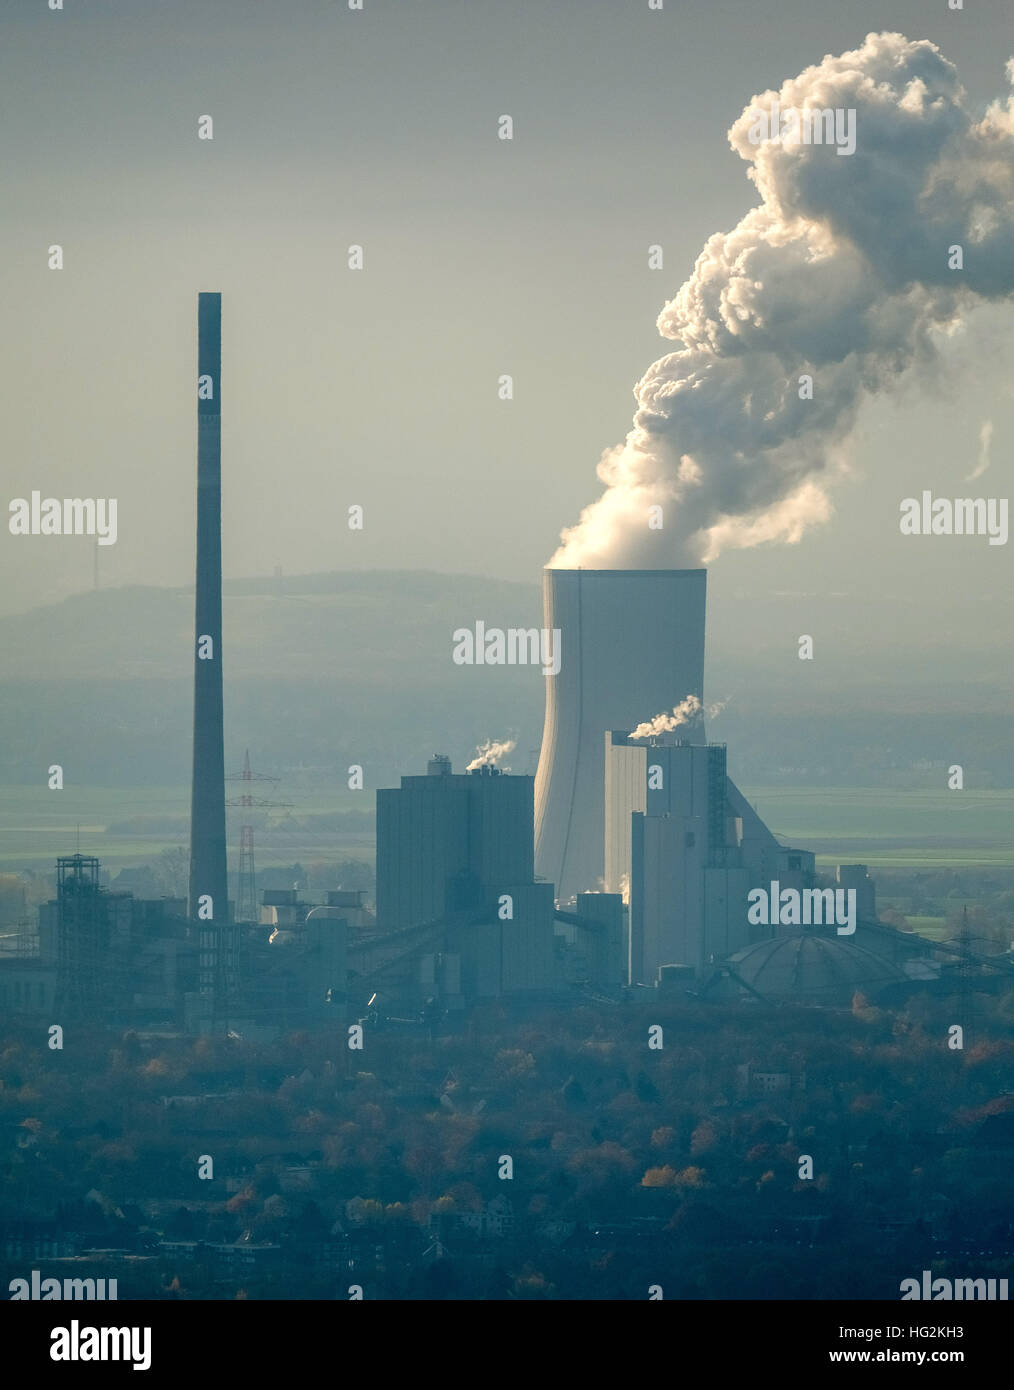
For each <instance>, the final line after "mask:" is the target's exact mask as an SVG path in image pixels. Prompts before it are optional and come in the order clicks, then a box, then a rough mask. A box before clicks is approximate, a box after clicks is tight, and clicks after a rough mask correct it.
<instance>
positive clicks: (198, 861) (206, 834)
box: [189, 294, 229, 992]
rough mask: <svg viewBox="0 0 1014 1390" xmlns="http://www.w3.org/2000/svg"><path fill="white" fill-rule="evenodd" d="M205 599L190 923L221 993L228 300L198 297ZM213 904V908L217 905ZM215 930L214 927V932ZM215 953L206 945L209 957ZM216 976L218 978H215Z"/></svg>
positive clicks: (199, 646)
mask: <svg viewBox="0 0 1014 1390" xmlns="http://www.w3.org/2000/svg"><path fill="white" fill-rule="evenodd" d="M197 372H198V381H197V594H196V601H195V610H194V616H195V632H194V636H195V639H196V640H195V650H194V772H193V782H192V800H191V805H190V906H189V910H190V917H191V919H192V920H195V921H196V920H200V921H201V922H202V923H204V926H205V931H204V932H203V933H202V937H203V939H204V943H205V944H206V945H213V948H214V954H215V957H216V959H215V960H214V961H212V960H204V959H202V970H201V975H202V989H203V990H204V991H205V992H207V991H208V990H209V988H211V987H212V983H213V981H214V985H213V987H214V990H215V992H217V989H218V983H217V977H218V974H219V961H218V959H217V956H218V945H219V943H220V941H221V929H222V928H223V927H224V926H225V925H226V923H227V922H228V915H229V895H228V881H227V878H226V867H225V747H224V740H223V732H222V449H221V439H222V434H221V425H222V417H221V410H222V389H221V373H222V296H221V295H220V294H200V295H198V297H197ZM209 899H210V905H209V901H208V900H209ZM212 923H213V924H214V926H213V927H212ZM206 954H207V953H206V952H205V951H204V949H203V946H202V957H204V956H205V955H206ZM209 971H213V972H214V974H213V977H212V978H209Z"/></svg>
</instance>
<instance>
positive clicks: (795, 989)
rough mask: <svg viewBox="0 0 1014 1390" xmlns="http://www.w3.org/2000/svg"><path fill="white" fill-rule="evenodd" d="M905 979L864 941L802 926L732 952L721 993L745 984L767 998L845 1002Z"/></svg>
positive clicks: (830, 1002)
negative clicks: (857, 993) (863, 943)
mask: <svg viewBox="0 0 1014 1390" xmlns="http://www.w3.org/2000/svg"><path fill="white" fill-rule="evenodd" d="M726 972H727V973H726ZM905 978H906V977H905V974H904V972H903V971H901V970H899V969H898V968H897V966H895V965H892V964H891V962H890V961H889V960H885V958H884V957H883V956H881V955H878V954H877V952H875V951H871V950H869V948H868V947H866V946H859V945H857V944H856V943H855V942H853V941H843V940H842V939H841V938H840V937H837V936H823V935H820V934H819V933H817V932H813V931H803V932H796V933H793V934H792V935H788V936H781V935H780V936H774V937H771V938H770V939H769V940H767V941H758V942H756V943H755V944H754V945H752V946H747V947H746V948H745V950H742V951H737V952H736V954H735V955H734V956H730V957H729V959H728V961H726V963H725V971H724V972H723V979H722V982H721V985H722V988H721V989H720V993H722V994H725V995H727V996H728V995H729V994H732V995H736V994H738V993H741V992H742V991H743V990H744V989H745V990H746V991H747V992H748V993H752V994H754V995H761V996H762V997H763V998H765V999H772V1000H775V999H780V1000H785V1001H792V1002H795V1003H800V1004H803V1003H805V1004H830V1005H837V1006H843V1005H847V1004H849V1003H850V1002H851V999H852V996H853V995H854V994H855V993H856V991H857V990H860V991H862V992H863V993H867V994H870V995H874V994H876V993H877V992H878V991H879V990H881V989H883V988H884V987H885V986H886V985H890V984H894V983H896V982H897V981H899V980H904V979H905Z"/></svg>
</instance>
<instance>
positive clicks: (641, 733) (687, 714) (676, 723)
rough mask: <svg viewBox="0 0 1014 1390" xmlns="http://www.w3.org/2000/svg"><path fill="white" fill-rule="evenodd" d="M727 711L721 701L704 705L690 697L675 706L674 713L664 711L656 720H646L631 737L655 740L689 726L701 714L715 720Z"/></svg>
mask: <svg viewBox="0 0 1014 1390" xmlns="http://www.w3.org/2000/svg"><path fill="white" fill-rule="evenodd" d="M723 709H725V701H724V700H721V701H719V702H718V703H717V704H714V705H707V706H705V705H702V704H701V702H700V700H699V699H698V698H697V696H696V695H688V696H687V697H686V699H685V700H681V701H680V702H679V704H678V705H674V706H673V709H672V711H671V712H670V711H669V710H664V711H663V712H662V713H661V714H656V715H655V717H654V719H648V720H645V722H644V723H643V724H638V726H637V728H636V729H634V730H633V731H632V732H631V734H630V737H631V738H654V737H656V736H657V735H658V734H671V733H672V731H673V729H678V728H680V726H681V725H683V724H689V723H691V722H692V721H693V720H694V719H696V718H697V716H698V715H699V714H701V713H704V714H706V715H707V716H708V718H709V719H714V717H715V715H716V714H721V712H722V710H723Z"/></svg>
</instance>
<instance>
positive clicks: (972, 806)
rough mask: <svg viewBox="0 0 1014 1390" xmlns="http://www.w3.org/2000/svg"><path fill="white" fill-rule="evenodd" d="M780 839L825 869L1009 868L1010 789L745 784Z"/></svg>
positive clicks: (1013, 814)
mask: <svg viewBox="0 0 1014 1390" xmlns="http://www.w3.org/2000/svg"><path fill="white" fill-rule="evenodd" d="M743 795H744V796H745V797H746V798H747V799H748V800H749V802H750V803H751V805H753V806H755V807H756V809H757V811H758V812H759V813H760V815H761V816H762V817H763V818H764V820H765V821H766V822H767V824H768V825H769V826H770V827H771V829H772V830H773V831H774V832H775V833H776V834H777V835H778V836H779V837H780V838H781V839H782V840H783V841H785V842H786V843H789V844H792V845H795V846H798V847H799V848H800V849H809V850H813V852H814V853H815V854H816V856H817V864H818V866H819V867H820V868H821V869H827V868H829V867H831V866H833V865H834V864H838V863H853V862H855V863H863V864H869V865H870V867H871V869H872V868H876V867H881V868H897V869H904V868H925V869H945V868H955V869H957V868H1014V790H1004V791H960V792H957V791H955V792H952V791H947V790H946V789H944V790H939V791H887V790H884V789H883V788H880V787H869V788H862V787H830V788H825V787H821V788H819V789H816V790H807V791H801V790H799V789H798V788H795V787H791V788H787V787H744V788H743Z"/></svg>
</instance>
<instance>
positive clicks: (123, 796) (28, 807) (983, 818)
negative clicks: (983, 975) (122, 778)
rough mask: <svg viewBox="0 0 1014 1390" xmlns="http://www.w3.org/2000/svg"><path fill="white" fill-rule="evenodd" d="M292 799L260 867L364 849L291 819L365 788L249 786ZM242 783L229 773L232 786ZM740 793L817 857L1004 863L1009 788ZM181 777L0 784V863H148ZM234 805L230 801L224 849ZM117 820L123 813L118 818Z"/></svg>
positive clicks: (895, 863)
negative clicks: (125, 782)
mask: <svg viewBox="0 0 1014 1390" xmlns="http://www.w3.org/2000/svg"><path fill="white" fill-rule="evenodd" d="M254 790H255V791H260V792H263V794H264V795H265V796H266V797H267V798H269V799H277V800H284V801H291V802H292V803H293V805H292V808H291V810H285V809H277V810H271V811H256V812H255V813H254V815H253V817H252V821H253V824H254V826H255V841H256V851H257V863H258V867H268V866H269V865H271V864H291V863H293V862H295V861H297V860H298V861H299V862H301V863H304V864H306V863H311V862H315V861H322V860H328V859H333V858H335V857H341V858H347V857H352V858H357V859H366V860H372V859H373V855H374V843H373V834H372V832H371V831H370V829H369V828H365V829H363V830H356V831H350V830H346V829H342V828H339V829H337V830H335V829H328V828H326V827H322V828H316V827H314V826H313V825H312V824H311V825H309V826H308V825H306V824H305V823H304V824H302V825H300V824H297V823H296V822H297V820H298V819H299V818H306V817H308V816H314V815H327V814H330V813H334V812H341V811H350V810H357V811H361V810H368V809H369V808H370V807H371V806H372V797H371V795H370V793H369V792H364V793H362V794H361V795H360V796H357V794H356V793H354V792H349V791H347V790H346V789H345V788H344V787H340V788H337V789H336V790H335V791H334V792H333V793H328V792H326V791H320V790H313V791H304V790H302V789H298V790H290V789H288V788H286V787H285V786H284V784H283V786H281V787H279V788H278V789H275V788H274V787H273V786H272V785H271V784H263V785H262V786H258V787H255V788H254ZM239 791H240V788H239V787H238V786H237V785H236V784H235V783H230V784H229V789H228V793H229V795H230V796H233V795H237V794H238V793H239ZM744 795H745V796H746V797H747V798H748V800H749V801H750V802H751V804H752V805H754V806H756V808H757V810H758V811H759V813H760V814H761V816H762V817H763V818H764V819H765V820H766V821H767V823H768V825H769V826H770V827H771V829H772V830H773V831H775V833H776V834H777V835H778V836H779V837H780V838H781V839H782V840H783V841H784V842H785V843H787V844H792V845H796V846H798V847H799V848H801V849H809V850H813V851H814V853H815V854H816V856H817V863H818V865H819V867H820V868H821V869H823V870H826V869H828V868H830V867H832V866H833V865H834V864H837V863H852V862H859V863H865V864H869V865H870V867H871V869H876V868H878V867H880V868H898V869H906V868H927V869H930V868H936V869H945V868H977V867H979V868H1014V791H992V792H982V791H967V792H948V791H932V792H928V791H901V792H894V791H884V790H882V789H880V788H869V789H861V788H860V789H857V788H854V787H830V788H820V789H818V790H806V791H801V790H799V789H798V788H786V787H749V788H744ZM189 809H190V806H189V790H188V788H186V787H152V788H138V787H133V788H109V787H105V788H103V787H98V788H96V787H87V788H75V787H71V786H68V787H67V788H66V789H65V790H64V791H60V792H56V791H52V792H51V791H49V790H47V789H46V788H45V787H5V788H0V869H3V870H10V869H15V868H21V867H33V868H36V869H43V868H47V867H50V866H52V864H53V862H54V861H55V859H56V857H57V855H60V854H73V853H75V851H76V850H77V849H78V845H79V844H80V850H81V853H82V854H95V855H98V857H99V858H100V859H101V860H102V861H103V863H104V864H105V865H106V866H108V867H109V868H110V869H112V870H116V869H118V868H123V867H125V866H128V865H136V864H144V863H148V862H151V861H152V860H153V859H154V858H156V857H157V856H158V855H159V853H160V852H161V851H162V850H163V849H170V848H172V847H173V846H175V845H184V844H186V843H187V822H188V817H189ZM241 815H242V812H241V811H240V810H239V809H238V808H236V809H230V811H229V843H230V853H232V852H233V851H234V850H235V849H236V846H237V844H238V839H239V826H240V824H241V820H240V817H241ZM124 822H129V823H132V824H130V826H129V829H128V828H114V829H110V827H122V826H123V823H124Z"/></svg>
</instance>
